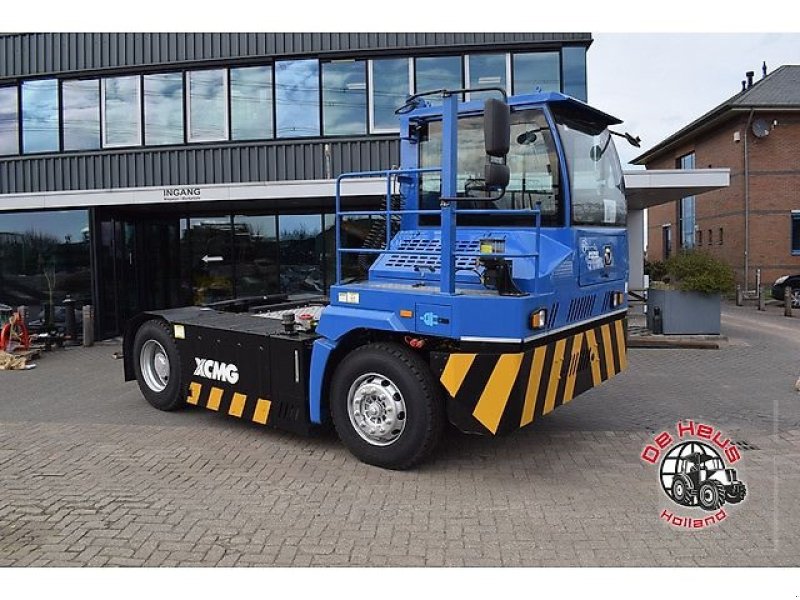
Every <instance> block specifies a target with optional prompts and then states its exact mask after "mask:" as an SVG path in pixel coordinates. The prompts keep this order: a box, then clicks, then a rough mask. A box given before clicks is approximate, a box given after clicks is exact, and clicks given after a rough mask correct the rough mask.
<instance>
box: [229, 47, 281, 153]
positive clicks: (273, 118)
mask: <svg viewBox="0 0 800 600" xmlns="http://www.w3.org/2000/svg"><path fill="white" fill-rule="evenodd" d="M241 69H269V74H270V75H269V77H270V79H269V116H268V118H269V120H270V121H269V130H270V133H271V135H270V136H268V137H254V138H234V136H233V129H234V127H233V94H232V93H231V92H232V87H231V86H232V81H233V78H232V76H231V75H232V72H233V71H237V70H241ZM276 123H277V113H276V108H275V63H273V62H266V63H260V64H253V65H236V66H232V67H229V68H228V141H229V142H236V143H240V144H246V143H250V142H256V141H263V140H275V139H277V131H276V130H277V125H276Z"/></svg>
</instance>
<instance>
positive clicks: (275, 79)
mask: <svg viewBox="0 0 800 600" xmlns="http://www.w3.org/2000/svg"><path fill="white" fill-rule="evenodd" d="M292 62H294V63H297V62H315V63H317V77H316V82H317V92H316V101H317V106H316V113H317V123H316V124H317V132H316V133H313V134H308V135H280V134H279V131H280V127H279V123H278V113H279V111H278V68H277V67H278V65H279V64H281V63H292ZM272 65H273V66H272V99H273V114H274V115H275V121H274V134H275V137H274V139H276V140H304V139H309V140H312V139H315V138H321V137H322V61H321V60H320V58H319V56H300V57H294V58H292V57H288V58H283V59H280V60H275V61H274V62H273V63H272ZM309 111H311V109H309Z"/></svg>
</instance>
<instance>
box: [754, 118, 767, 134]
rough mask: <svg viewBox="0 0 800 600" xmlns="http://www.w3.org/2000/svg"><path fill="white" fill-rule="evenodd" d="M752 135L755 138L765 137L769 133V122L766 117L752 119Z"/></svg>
mask: <svg viewBox="0 0 800 600" xmlns="http://www.w3.org/2000/svg"><path fill="white" fill-rule="evenodd" d="M752 129H753V135H754V136H756V137H757V138H765V137H767V136H768V135H769V123H767V121H766V119H756V120H755V121H753V127H752Z"/></svg>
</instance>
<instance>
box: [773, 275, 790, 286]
mask: <svg viewBox="0 0 800 600" xmlns="http://www.w3.org/2000/svg"><path fill="white" fill-rule="evenodd" d="M787 279H789V276H788V275H784V276H783V277H778V278H777V279H776V280H775V285H780V284H782V283H783V282H784V281H786V280H787Z"/></svg>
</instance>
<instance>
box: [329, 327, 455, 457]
mask: <svg viewBox="0 0 800 600" xmlns="http://www.w3.org/2000/svg"><path fill="white" fill-rule="evenodd" d="M330 406H331V417H332V420H333V424H334V427H335V428H336V433H337V435H338V436H339V438H340V439H341V440H342V442H343V443H344V445H345V446H347V448H348V449H349V450H350V452H352V453H353V454H354V455H355V456H356V457H357V458H358V459H359V460H361V461H363V462H365V463H368V464H371V465H375V466H378V467H384V468H387V469H397V470H402V469H409V468H411V467H413V466H414V465H416V464H419V463H420V462H422V461H423V460H424V459H425V458H427V456H428V455H430V453H431V452H432V451H433V449H434V448H435V447H436V445H437V443H438V442H439V439H440V438H441V435H442V429H443V427H444V421H445V417H444V405H443V403H442V398H441V396H440V394H439V392H438V388H437V387H436V382H435V381H434V379H433V376H432V374H431V372H430V369H429V367H428V365H427V364H426V363H425V361H423V360H422V359H421V358H420V357H419V356H418V355H417V354H414V353H413V352H411V351H410V350H408V349H406V348H404V347H403V346H400V345H398V344H392V343H377V344H369V345H367V346H362V347H361V348H358V349H356V350H354V351H353V352H351V353H350V354H349V355H348V356H347V357H345V358H344V360H343V361H342V362H341V364H340V365H339V366H338V367H337V369H336V372H335V373H334V376H333V381H332V382H331V399H330Z"/></svg>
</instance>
